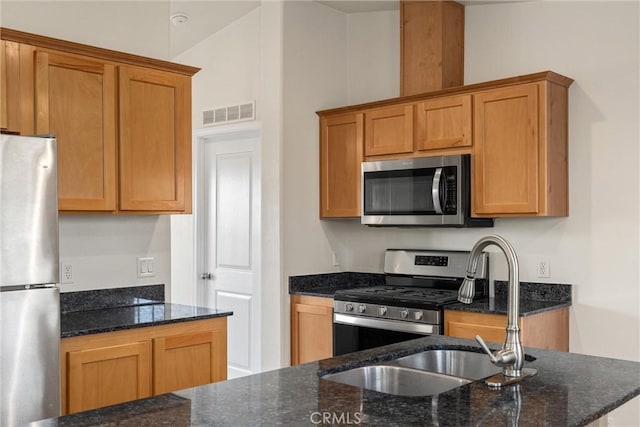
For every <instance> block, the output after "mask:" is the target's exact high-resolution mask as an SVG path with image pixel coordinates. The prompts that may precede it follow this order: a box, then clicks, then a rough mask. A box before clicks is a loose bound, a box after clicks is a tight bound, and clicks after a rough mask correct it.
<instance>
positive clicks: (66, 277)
mask: <svg viewBox="0 0 640 427" xmlns="http://www.w3.org/2000/svg"><path fill="white" fill-rule="evenodd" d="M60 283H61V284H66V283H73V265H71V264H70V263H68V262H67V263H63V264H62V266H61V268H60Z"/></svg>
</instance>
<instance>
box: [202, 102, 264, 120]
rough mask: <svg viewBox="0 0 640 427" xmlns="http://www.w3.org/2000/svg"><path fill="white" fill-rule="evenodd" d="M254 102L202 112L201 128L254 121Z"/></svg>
mask: <svg viewBox="0 0 640 427" xmlns="http://www.w3.org/2000/svg"><path fill="white" fill-rule="evenodd" d="M255 118H256V101H249V102H244V103H242V104H237V105H227V106H225V107H216V108H212V109H210V110H204V111H203V112H202V125H203V126H217V125H222V124H228V123H235V122H244V121H248V120H255Z"/></svg>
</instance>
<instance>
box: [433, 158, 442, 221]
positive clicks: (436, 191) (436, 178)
mask: <svg viewBox="0 0 640 427" xmlns="http://www.w3.org/2000/svg"><path fill="white" fill-rule="evenodd" d="M441 179H442V168H437V169H436V173H435V174H434V175H433V184H432V185H431V198H432V199H433V209H434V210H435V212H436V213H437V214H440V215H442V204H441V203H440V180H441Z"/></svg>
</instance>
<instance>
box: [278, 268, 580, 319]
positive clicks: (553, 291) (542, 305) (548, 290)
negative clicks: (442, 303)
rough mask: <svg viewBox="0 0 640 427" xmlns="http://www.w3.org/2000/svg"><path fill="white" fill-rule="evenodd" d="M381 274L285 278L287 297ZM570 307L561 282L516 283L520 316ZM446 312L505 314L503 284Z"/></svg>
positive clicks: (327, 293)
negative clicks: (489, 295) (491, 293)
mask: <svg viewBox="0 0 640 427" xmlns="http://www.w3.org/2000/svg"><path fill="white" fill-rule="evenodd" d="M384 283H385V278H384V274H377V273H354V272H343V273H327V274H312V275H307V276H291V277H289V294H291V295H310V296H319V297H325V298H333V296H334V294H335V292H336V291H337V290H340V289H350V288H355V287H364V286H379V285H384ZM569 306H571V285H567V284H561V283H532V282H520V316H531V315H533V314H538V313H542V312H544V311H549V310H556V309H558V308H562V307H569ZM446 309H448V310H456V311H469V312H476V313H487V314H507V282H505V281H498V280H496V281H495V298H483V299H479V300H476V301H474V302H472V303H471V304H462V303H456V304H451V305H448V306H447V307H446Z"/></svg>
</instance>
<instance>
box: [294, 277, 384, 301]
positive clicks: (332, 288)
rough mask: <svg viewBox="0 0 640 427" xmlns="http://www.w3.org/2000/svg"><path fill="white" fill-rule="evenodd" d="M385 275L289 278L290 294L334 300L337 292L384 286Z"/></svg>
mask: <svg viewBox="0 0 640 427" xmlns="http://www.w3.org/2000/svg"><path fill="white" fill-rule="evenodd" d="M384 283H385V278H384V274H378V273H354V272H349V271H346V272H341V273H327V274H309V275H305V276H290V277H289V294H291V295H309V296H316V297H325V298H333V295H334V294H335V293H336V291H337V290H341V289H351V288H362V287H366V286H380V285H384Z"/></svg>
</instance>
